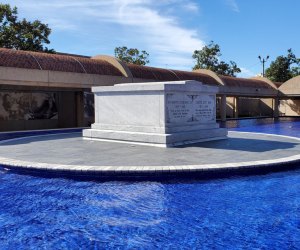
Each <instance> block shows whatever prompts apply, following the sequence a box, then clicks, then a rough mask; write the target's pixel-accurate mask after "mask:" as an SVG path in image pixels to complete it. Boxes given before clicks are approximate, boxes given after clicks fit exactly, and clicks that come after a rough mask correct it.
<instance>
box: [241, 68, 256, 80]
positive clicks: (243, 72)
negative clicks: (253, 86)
mask: <svg viewBox="0 0 300 250" xmlns="http://www.w3.org/2000/svg"><path fill="white" fill-rule="evenodd" d="M240 69H241V73H239V74H238V76H239V77H245V78H249V77H254V76H256V75H257V73H254V72H253V71H251V70H249V69H247V68H243V67H240Z"/></svg>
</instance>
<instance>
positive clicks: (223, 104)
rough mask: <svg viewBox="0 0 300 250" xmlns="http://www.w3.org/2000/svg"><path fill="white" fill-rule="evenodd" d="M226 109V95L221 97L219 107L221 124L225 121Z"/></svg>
mask: <svg viewBox="0 0 300 250" xmlns="http://www.w3.org/2000/svg"><path fill="white" fill-rule="evenodd" d="M226 107H227V102H226V95H222V96H221V105H220V115H221V121H222V122H225V121H226Z"/></svg>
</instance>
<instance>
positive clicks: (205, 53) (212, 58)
mask: <svg viewBox="0 0 300 250" xmlns="http://www.w3.org/2000/svg"><path fill="white" fill-rule="evenodd" d="M221 56H222V54H221V52H220V46H219V45H218V44H215V43H214V42H213V41H211V42H210V43H209V44H208V45H206V46H204V47H203V48H202V49H201V50H195V51H194V54H193V58H194V59H196V64H195V66H194V67H193V69H194V70H196V69H209V70H211V71H213V72H215V73H217V74H220V75H227V76H236V75H235V74H236V73H240V72H241V69H240V68H239V67H238V66H237V64H236V63H235V62H233V61H230V62H229V63H226V62H224V61H220V59H219V58H220V57H221Z"/></svg>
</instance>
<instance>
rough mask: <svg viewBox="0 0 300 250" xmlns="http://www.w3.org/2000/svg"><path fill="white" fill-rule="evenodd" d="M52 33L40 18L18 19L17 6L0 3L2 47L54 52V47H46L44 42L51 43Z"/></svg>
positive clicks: (0, 38) (0, 45)
mask: <svg viewBox="0 0 300 250" xmlns="http://www.w3.org/2000/svg"><path fill="white" fill-rule="evenodd" d="M50 33H51V29H50V28H49V27H48V25H47V24H43V23H42V22H40V21H39V20H35V21H33V22H30V21H27V20H26V19H22V20H18V10H17V7H14V8H11V7H10V5H9V4H0V47H2V48H10V49H17V50H31V51H44V52H49V53H54V52H55V51H54V50H53V49H48V48H47V47H44V44H49V43H50V41H49V39H48V36H49V35H50Z"/></svg>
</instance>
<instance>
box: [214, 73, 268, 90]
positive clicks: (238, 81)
mask: <svg viewBox="0 0 300 250" xmlns="http://www.w3.org/2000/svg"><path fill="white" fill-rule="evenodd" d="M219 77H220V78H221V79H222V81H223V82H224V83H225V85H226V86H228V87H248V88H263V89H274V87H273V86H271V85H270V84H269V83H267V82H266V81H264V80H258V79H246V78H238V77H230V76H222V75H219Z"/></svg>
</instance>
